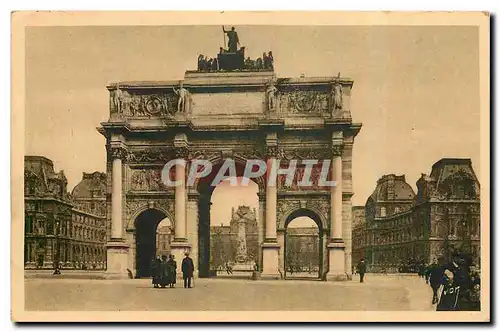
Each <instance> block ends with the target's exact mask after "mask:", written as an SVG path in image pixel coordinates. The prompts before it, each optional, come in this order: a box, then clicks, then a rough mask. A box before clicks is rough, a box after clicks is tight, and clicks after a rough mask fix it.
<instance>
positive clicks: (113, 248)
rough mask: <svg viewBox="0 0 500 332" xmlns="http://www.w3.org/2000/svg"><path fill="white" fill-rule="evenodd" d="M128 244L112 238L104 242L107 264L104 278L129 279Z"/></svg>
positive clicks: (130, 275)
mask: <svg viewBox="0 0 500 332" xmlns="http://www.w3.org/2000/svg"><path fill="white" fill-rule="evenodd" d="M128 249H129V245H128V244H127V243H125V242H123V241H119V240H112V241H111V242H108V243H106V256H107V265H106V272H105V273H104V278H105V279H111V280H117V279H131V278H133V275H132V272H131V271H130V270H129V269H128Z"/></svg>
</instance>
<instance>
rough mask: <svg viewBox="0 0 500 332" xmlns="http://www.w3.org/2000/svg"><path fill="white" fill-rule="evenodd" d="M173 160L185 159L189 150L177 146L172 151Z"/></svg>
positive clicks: (185, 147)
mask: <svg viewBox="0 0 500 332" xmlns="http://www.w3.org/2000/svg"><path fill="white" fill-rule="evenodd" d="M174 154H175V158H178V159H186V158H187V157H188V155H189V149H188V147H187V146H179V147H176V148H175V149H174Z"/></svg>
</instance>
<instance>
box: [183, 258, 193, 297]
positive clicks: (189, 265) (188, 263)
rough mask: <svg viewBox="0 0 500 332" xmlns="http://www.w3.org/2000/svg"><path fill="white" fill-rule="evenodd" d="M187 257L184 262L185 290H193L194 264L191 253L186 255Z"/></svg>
mask: <svg viewBox="0 0 500 332" xmlns="http://www.w3.org/2000/svg"><path fill="white" fill-rule="evenodd" d="M185 255H186V257H184V259H183V260H182V278H183V279H184V288H191V278H192V277H193V272H194V263H193V260H192V259H191V257H189V252H186V253H185Z"/></svg>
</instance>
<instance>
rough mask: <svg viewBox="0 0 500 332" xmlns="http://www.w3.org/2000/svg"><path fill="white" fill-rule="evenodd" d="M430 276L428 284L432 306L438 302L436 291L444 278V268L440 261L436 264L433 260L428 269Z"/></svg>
mask: <svg viewBox="0 0 500 332" xmlns="http://www.w3.org/2000/svg"><path fill="white" fill-rule="evenodd" d="M429 270H430V276H429V283H430V285H431V288H432V304H435V303H437V301H438V290H439V287H440V286H441V283H442V281H443V278H444V267H443V264H442V259H440V262H439V264H438V262H437V261H436V260H435V259H434V261H433V264H432V265H431V266H430V267H429Z"/></svg>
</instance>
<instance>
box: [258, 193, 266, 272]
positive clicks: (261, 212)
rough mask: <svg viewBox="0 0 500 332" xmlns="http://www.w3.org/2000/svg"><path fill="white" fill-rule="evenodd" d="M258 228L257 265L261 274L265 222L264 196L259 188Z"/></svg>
mask: <svg viewBox="0 0 500 332" xmlns="http://www.w3.org/2000/svg"><path fill="white" fill-rule="evenodd" d="M258 218H259V219H258V228H259V258H258V265H259V271H260V272H262V260H263V258H262V244H263V243H264V240H265V227H266V225H265V220H266V195H265V193H264V191H263V190H262V191H261V188H259V217H258Z"/></svg>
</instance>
